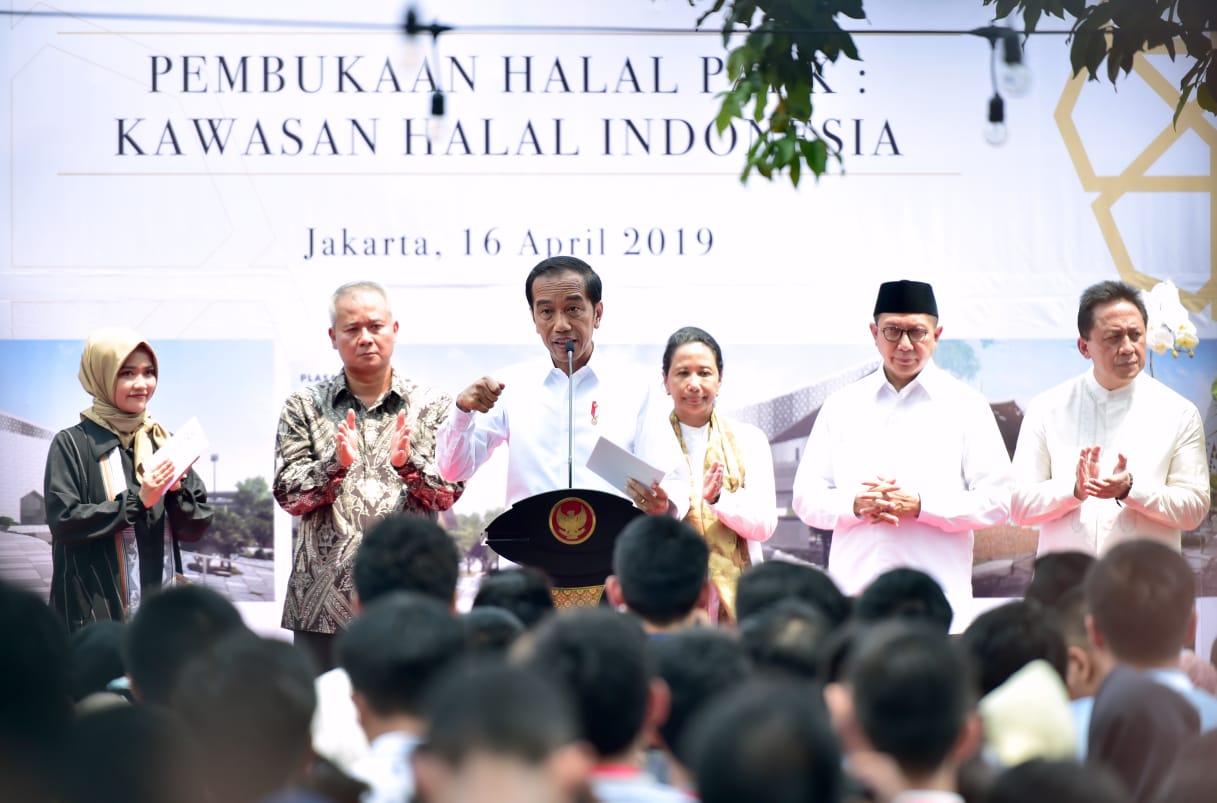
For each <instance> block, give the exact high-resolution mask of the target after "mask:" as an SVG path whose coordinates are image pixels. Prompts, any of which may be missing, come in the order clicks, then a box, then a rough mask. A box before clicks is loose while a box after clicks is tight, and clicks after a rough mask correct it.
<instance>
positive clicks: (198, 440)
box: [144, 418, 207, 488]
mask: <svg viewBox="0 0 1217 803" xmlns="http://www.w3.org/2000/svg"><path fill="white" fill-rule="evenodd" d="M206 451H207V436H206V435H205V434H203V427H202V425H201V424H199V419H197V418H191V419H190V420H189V421H187V422H186V423H185V424H183V425H182V426H181V427H180V428H179V429H178V430H177V431H176V432H174V433H173V437H171V438H170V439H169V440H168V441H166V442H165V444H164V445H163V446H161V448H159V449H157V450H156V454H155V455H153V460H154V465H160V464H161V463H163V462H164V461H166V460H169V461H172V462H173V482H171V483H169V485H168V486H166V487H170V488H171V487H173V484H174V483H176V482H177V481H178V480H180V479H181V478H182V476H183V475H184V474H185V473H186V472H187V471H189V470H190V466H191V465H193V464H194V461H195V460H198V459H199V458H200V457H201V456H202V455H203V453H204V452H206ZM144 471H145V472H147V471H148V467H147V466H145V468H144Z"/></svg>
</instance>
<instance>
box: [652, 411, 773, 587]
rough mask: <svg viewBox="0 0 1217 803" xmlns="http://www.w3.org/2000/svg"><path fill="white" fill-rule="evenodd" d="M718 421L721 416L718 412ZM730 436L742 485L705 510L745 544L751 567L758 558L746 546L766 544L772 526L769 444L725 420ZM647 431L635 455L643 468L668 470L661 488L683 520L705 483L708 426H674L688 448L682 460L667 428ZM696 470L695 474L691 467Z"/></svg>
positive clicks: (756, 432) (755, 431)
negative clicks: (739, 463)
mask: <svg viewBox="0 0 1217 803" xmlns="http://www.w3.org/2000/svg"><path fill="white" fill-rule="evenodd" d="M719 417H720V419H721V418H722V413H719ZM726 423H727V425H728V426H729V427H731V431H732V432H733V433H734V434H735V443H736V446H738V447H739V450H740V459H741V461H742V462H743V466H744V485H743V487H741V488H738V489H736V490H735V491H734V492H730V491H728V490H727V489H726V488H724V489H723V491H722V493H721V494H719V497H718V502H716V503H715V504H713V505H711V508H712V509H713V510H714V514H715V515H716V516H718V520H719V521H721V522H722V523H723V524H725V525H726V526H728V527H730V528H731V529H732V530H735V532H736V533H737V534H738V535H739V536H740V537H741V538H744V539H746V540H748V541H749V544H748V546H749V553H750V555H751V557H752V562H753V563H759V562H760V561H759V559H758V558H759V556H758V554H757V552H759V550H757V552H754V551H753V550H752V549H751V547H753V546H754V545H756V546H759V542H761V541H768V540H769V538H770V536H772V535H773V531H774V530H776V529H777V526H778V513H777V491H776V490H775V483H774V479H773V452H772V451H771V450H770V448H769V439H768V438H766V437H765V433H764V432H761V430H759V429H757V428H756V427H754V426H752V425H751V424H746V423H744V422H742V421H735V420H734V419H727V422H726ZM664 424H665V425H666V426H662V427H660V426H656V427H653V428H650V429H648V430H647V431H646V432H645V433H644V434H643V436H642V438H641V439H640V442H639V453H638V454H639V456H640V457H641V458H642V459H643V460H646V461H647V462H648V463H650V464H651V465H654V466H658V467H659V468H663V469H665V470H667V471H668V474H667V476H666V477H665V478H664V480H663V482H662V483H661V485H662V486H663V489H664V491H665V492H666V493H667V494H668V498H669V499H671V500H672V503H673V505H674V506H675V511H674V515H675V516H676V518H678V519H683V518H684V517H685V515H686V514H688V512H689V506H690V500H691V497H692V496H693V495H694V494H696V495H697V496H698V497H700V496H701V491H702V487H703V485H704V482H705V465H706V441H707V437H708V430H709V425H708V424H707V425H705V426H701V427H691V426H688V425H687V424H681V425H680V431H681V436H682V437H683V438H684V441H685V448H686V449H688V452H689V455H688V458H687V459H686V458H685V455H684V453H682V452H681V450H680V441H678V440H676V433H675V432H673V431H672V426H671V424H670V423H669V422H667V421H665V422H664ZM693 466H696V469H693V468H692V467H693Z"/></svg>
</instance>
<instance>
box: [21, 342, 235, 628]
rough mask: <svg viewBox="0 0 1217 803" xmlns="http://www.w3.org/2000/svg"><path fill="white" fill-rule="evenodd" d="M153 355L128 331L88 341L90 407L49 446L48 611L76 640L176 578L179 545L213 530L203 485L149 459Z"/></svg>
mask: <svg viewBox="0 0 1217 803" xmlns="http://www.w3.org/2000/svg"><path fill="white" fill-rule="evenodd" d="M157 374H158V369H157V361H156V354H155V353H154V352H153V351H152V347H151V346H150V345H148V343H147V341H145V340H143V339H141V338H140V337H139V336H138V335H137V334H135V333H134V332H131V331H129V330H126V329H106V330H102V331H99V332H95V333H93V334H92V335H90V337H89V339H88V341H87V342H86V343H85V349H84V353H83V354H82V355H81V358H80V374H79V378H80V384H81V385H83V386H84V389H85V391H86V392H88V394H89V395H90V396H92V397H93V405H92V406H91V407H89V408H88V409H87V410H84V411H82V412H81V414H80V419H81V420H80V423H79V424H77V425H76V426H74V427H69V428H68V429H65V430H61V431H60V432H59V433H57V434H56V435H55V438H54V440H53V441H52V442H51V450H50V453H49V454H48V455H47V464H46V479H45V491H46V509H47V521H48V523H49V524H50V528H51V536H52V538H51V556H52V574H51V600H50V602H51V607H52V608H53V609H54V610H55V611H56V612H57V613H58V614H59V615H60V616H61V617H62V618H63V619H64V620H65V621H66V622H67V625H68V630H69V632H74V631H76V630H79V629H80V628H82V627H84V626H85V625H86V624H89V623H90V622H96V621H105V620H117V621H122V620H124V619H126V618H127V617H128V616H130V615H131V614H132V613H134V612H135V608H136V607H137V606H138V605H139V600H140V598H141V597H142V596H143V594H145V593H147V592H149V591H152V590H154V589H156V588H159V587H161V586H164V585H172V584H173V582H174V578H175V577H176V575H177V574H179V573H180V572H181V562H182V560H181V554H180V552H179V550H178V541H179V540H183V541H197V540H198V539H199V538H201V537H202V536H203V532H204V531H205V530H206V529H207V525H208V524H210V523H211V515H212V509H211V506H210V505H208V504H207V493H206V491H205V490H204V488H203V482H202V480H200V479H199V476H198V474H196V473H195V472H194V470H193V469H188V470H187V471H186V473H185V475H184V476H182V478H181V479H180V480H179V481H177V482H174V477H175V475H176V473H177V472H176V471H175V467H174V466H173V465H172V464H171V463H169V462H168V461H158V460H157V459H156V457H155V452H156V450H157V449H159V448H160V447H161V446H162V445H164V443H165V442H166V441H168V440H169V433H168V432H166V431H165V429H164V428H163V427H162V426H161V425H160V424H159V423H157V422H156V421H155V420H154V419H153V418H152V416H151V415H149V413H148V403H149V402H150V401H151V400H152V396H153V394H154V393H155V392H156V381H157Z"/></svg>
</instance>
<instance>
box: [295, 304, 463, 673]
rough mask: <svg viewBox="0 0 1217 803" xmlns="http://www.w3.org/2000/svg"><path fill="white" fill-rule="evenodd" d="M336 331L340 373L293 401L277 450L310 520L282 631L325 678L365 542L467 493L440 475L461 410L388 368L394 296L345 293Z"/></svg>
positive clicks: (301, 536)
mask: <svg viewBox="0 0 1217 803" xmlns="http://www.w3.org/2000/svg"><path fill="white" fill-rule="evenodd" d="M330 322H331V326H330V330H329V334H330V341H331V342H332V343H333V346H334V348H335V349H336V350H337V351H338V354H339V356H340V357H341V358H342V373H340V374H338V375H337V376H335V377H334V378H333V379H330V380H327V381H325V382H320V383H318V384H316V385H313V386H311V387H308V388H306V389H304V390H301V391H299V392H297V393H294V394H292V395H291V396H290V397H289V398H288V400H287V402H286V404H284V406H283V413H282V415H281V416H280V419H279V431H278V436H277V438H276V442H275V482H274V494H275V500H276V501H277V502H278V503H279V505H280V506H281V507H282V508H283V509H284V510H286V511H287V512H288V513H291V514H292V515H293V516H299V517H300V522H299V531H298V533H297V537H296V543H295V549H294V554H293V556H292V573H291V576H290V577H289V578H288V581H287V599H286V601H285V602H284V605H283V627H285V628H287V629H289V630H292V631H295V640H296V643H297V644H299V645H301V646H302V647H304V648H305V649H306V650H307V651H308V652H309V653H310V654H311V655H313V657H314V659H315V661H316V663H317V669H318V671H319V672H324V671H326V670H328V669H331V668H333V666H334V662H333V658H332V654H331V653H332V644H333V639H334V636H335V634H337V633H338V632H339V631H340V630H341V629H342V628H343V627H344V626H345V625H346V623H347V622H349V621H350V620H351V618H352V616H353V611H352V607H351V596H352V583H351V566H352V564H353V562H354V559H355V551H356V550H357V549H358V547H359V544H360V542H361V541H362V540H363V532H364V530H365V529H367V528H368V527H370V526H371V525H373V524H375V523H376V522H377V521H379V520H380V519H382V518H384V517H385V516H386V515H388V514H390V513H398V512H412V513H417V514H420V515H425V516H430V517H432V518H434V517H435V516H436V514H437V513H438V512H439V511H441V510H447V509H448V508H450V507H451V506H452V503H453V502H455V501H456V500H457V498H458V497H459V496H460V494H461V491H462V490H463V488H464V484H463V483H460V482H445V481H444V479H443V478H442V477H441V476H440V474H439V471H438V470H437V469H436V467H435V430H436V429H438V428H439V426H440V424H442V423H443V422H444V419H445V418H446V417H447V415H448V410H449V408H450V407H451V404H452V400H451V398H450V397H448V396H447V395H445V394H442V393H437V392H433V391H431V390H429V389H427V388H424V387H421V386H419V385H418V384H417V383H415V382H412V381H410V380H409V379H406V378H405V377H404V376H402V375H401V374H399V373H397V372H396V371H394V370H393V367H392V365H391V363H390V360H391V358H392V356H393V346H394V343H395V342H396V339H397V329H398V324H397V321H396V320H395V319H394V318H393V313H392V311H391V310H390V309H389V300H388V297H387V295H386V294H385V291H384V288H383V287H381V286H380V285H378V284H375V283H373V282H352V283H350V284H345V285H343V286H342V287H339V288H338V289H337V290H336V291H334V295H333V297H332V298H331V300H330Z"/></svg>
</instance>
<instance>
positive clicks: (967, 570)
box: [793, 280, 1010, 611]
mask: <svg viewBox="0 0 1217 803" xmlns="http://www.w3.org/2000/svg"><path fill="white" fill-rule="evenodd" d="M874 316H875V320H874V322H873V323H872V324H871V325H870V330H871V336H872V337H874V339H875V347H876V348H877V349H878V350H879V354H880V355H881V356H882V357H883V365H882V367H881V368H880V369H879V370H877V371H875V372H874V373H872V374H868V375H867V376H864V377H862V378H861V379H859V380H858V381H856V382H854V383H852V384H850V385H847V386H846V387H844V388H842V389H841V390H839V391H837V392H835V393H833V394H832V395H831V396H829V398H828V399H827V400H826V401H825V402H824V406H823V407H822V408H820V413H819V416H818V417H817V418H816V423H815V426H814V427H813V428H812V431H811V435H810V436H809V437H808V439H807V448H806V449H805V450H804V452H803V458H802V460H801V461H800V463H799V468H798V471H797V472H796V474H795V478H794V500H793V507H794V511H795V513H796V514H797V515H798V516H799V518H800V519H802V520H803V521H804V523H806V524H808V525H810V526H812V527H818V528H820V529H824V530H832V531H833V545H832V552H831V553H830V555H829V563H828V572H829V574H831V575H832V576H833V577H834V578H835V579H836V581H837V583H838V584H839V585H840V586H841V590H842V591H844V592H845V593H846V594H851V595H856V594H858V593H859V592H861V591H862V589H863V588H865V587H866V586H867V585H868V584H869V583H870V582H871V581H872V580H874V579H875V578H876V577H878V576H879V575H880V574H883V573H884V572H886V571H887V570H889V569H895V568H899V567H908V568H913V569H919V570H921V571H923V572H925V573H927V574H929V575H930V576H931V577H933V578H934V579H935V580H936V581H938V583H939V585H941V586H942V588H943V591H944V592H946V595H947V598H948V599H949V600H950V601H951V606H952V608H954V609H955V610H957V611H958V610H960V609H961V607H963V608H964V609H965V610H966V609H967V608H968V606H970V603H971V599H972V542H973V534H972V531H973V530H974V529H975V528H978V527H989V526H992V525H995V524H999V523H1001V522H1003V521H1005V520H1006V515H1007V512H1008V510H1009V501H1010V459H1009V455H1008V453H1007V452H1006V447H1005V444H1004V443H1003V441H1002V438H1001V433H1000V431H999V430H998V428H997V421H996V419H995V418H994V417H993V411H992V408H991V407H990V406H989V403H988V402H987V401H986V400H985V398H984V396H982V395H981V394H980V393H979V392H978V391H976V390H974V389H973V388H971V387H969V386H967V385H965V384H964V383H963V382H960V381H959V380H958V379H955V378H954V377H952V376H950V375H949V374H947V373H946V372H945V371H943V370H941V369H940V368H937V367H936V366H935V365H934V364H933V362H932V357H933V354H934V349H935V347H936V346H937V344H938V338H939V337H940V336H941V334H942V327H941V326H939V325H938V304H937V302H936V301H935V299H934V290H933V288H932V287H930V285H928V284H926V283H925V282H916V281H904V280H902V281H896V282H884V283H883V285H881V286H880V288H879V293H878V298H877V299H876V301H875V309H874Z"/></svg>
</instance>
